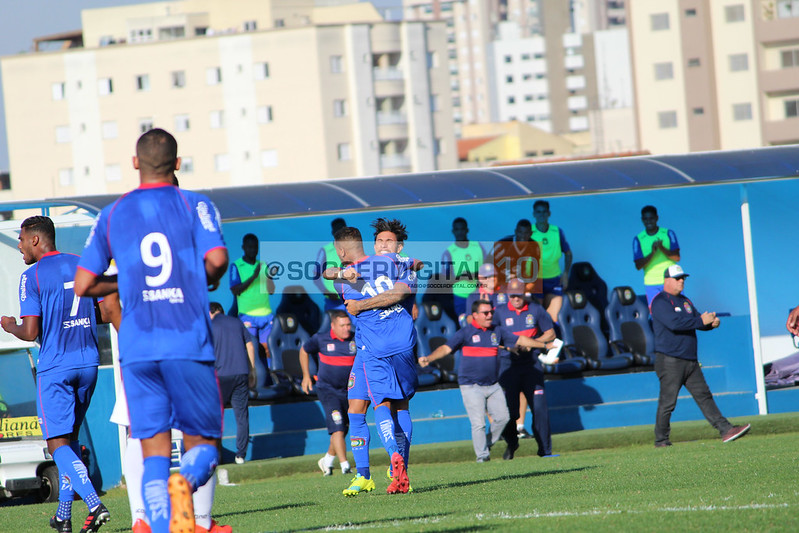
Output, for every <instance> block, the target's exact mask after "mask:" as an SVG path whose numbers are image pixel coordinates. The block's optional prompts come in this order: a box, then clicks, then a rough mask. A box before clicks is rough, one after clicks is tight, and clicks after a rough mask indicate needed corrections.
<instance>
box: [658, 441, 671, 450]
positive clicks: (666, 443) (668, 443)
mask: <svg viewBox="0 0 799 533" xmlns="http://www.w3.org/2000/svg"><path fill="white" fill-rule="evenodd" d="M671 445H672V444H671V441H670V440H664V441H661V442H656V443H655V448H668V447H669V446H671Z"/></svg>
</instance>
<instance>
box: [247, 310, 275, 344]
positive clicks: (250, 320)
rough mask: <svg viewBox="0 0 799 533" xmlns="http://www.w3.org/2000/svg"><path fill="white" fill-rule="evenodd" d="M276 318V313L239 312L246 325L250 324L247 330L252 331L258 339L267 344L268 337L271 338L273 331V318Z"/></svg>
mask: <svg viewBox="0 0 799 533" xmlns="http://www.w3.org/2000/svg"><path fill="white" fill-rule="evenodd" d="M274 318H275V315H266V316H251V315H245V314H243V313H242V314H239V320H241V321H242V322H244V325H245V326H247V324H249V326H247V331H249V332H250V335H252V336H253V338H254V339H258V342H260V343H261V344H266V339H268V338H269V333H270V332H271V331H272V320H273V319H274Z"/></svg>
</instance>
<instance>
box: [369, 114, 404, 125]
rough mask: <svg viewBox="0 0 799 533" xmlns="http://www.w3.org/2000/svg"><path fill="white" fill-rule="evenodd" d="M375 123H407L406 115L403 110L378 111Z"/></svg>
mask: <svg viewBox="0 0 799 533" xmlns="http://www.w3.org/2000/svg"><path fill="white" fill-rule="evenodd" d="M377 123H378V124H379V125H381V126H383V125H387V124H407V123H408V115H406V114H405V112H404V111H378V112H377Z"/></svg>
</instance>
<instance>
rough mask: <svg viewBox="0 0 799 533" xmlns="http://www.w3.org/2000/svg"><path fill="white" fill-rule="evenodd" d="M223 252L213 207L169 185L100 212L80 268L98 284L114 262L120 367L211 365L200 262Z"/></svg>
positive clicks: (151, 187)
mask: <svg viewBox="0 0 799 533" xmlns="http://www.w3.org/2000/svg"><path fill="white" fill-rule="evenodd" d="M187 236H190V238H187ZM224 246H225V244H224V241H223V238H222V231H221V224H220V220H219V213H218V212H217V210H216V207H215V206H214V204H213V203H212V202H211V201H210V200H209V199H208V198H207V197H205V196H203V195H201V194H198V193H194V192H191V191H186V190H183V189H178V188H177V187H174V186H172V185H169V184H148V185H142V186H141V187H139V188H138V189H135V190H133V191H131V192H130V193H128V194H126V195H124V196H123V197H121V198H120V199H119V200H117V201H116V202H115V203H114V204H112V205H110V206H108V207H106V208H105V209H103V211H102V212H101V213H100V215H99V216H98V217H97V220H96V221H95V225H94V228H92V232H91V234H90V235H89V238H88V240H87V242H86V248H85V250H84V252H83V255H82V256H81V260H80V263H79V265H78V267H79V268H81V269H84V270H87V271H89V272H90V273H92V274H93V275H95V276H96V275H98V274H101V273H103V272H104V271H105V270H106V268H107V267H108V265H109V263H110V261H111V259H112V258H113V259H114V260H115V262H116V265H117V268H118V269H119V278H118V279H119V295H120V300H121V301H122V304H123V306H124V308H123V313H122V324H121V326H120V331H119V351H120V363H121V364H122V366H123V367H124V366H125V365H127V364H129V363H132V362H141V361H157V360H162V359H164V358H165V357H166V358H174V359H190V360H195V361H213V360H214V348H213V343H212V340H211V333H210V331H211V326H210V319H209V316H208V291H207V282H206V272H205V267H204V264H203V258H204V257H205V255H206V254H207V253H208V252H209V251H210V250H212V249H214V248H217V247H224Z"/></svg>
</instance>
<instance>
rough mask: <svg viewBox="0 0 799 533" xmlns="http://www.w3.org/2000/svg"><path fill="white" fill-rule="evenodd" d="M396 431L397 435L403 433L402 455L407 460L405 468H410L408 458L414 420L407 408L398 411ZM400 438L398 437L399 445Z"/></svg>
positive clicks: (395, 423) (395, 424)
mask: <svg viewBox="0 0 799 533" xmlns="http://www.w3.org/2000/svg"><path fill="white" fill-rule="evenodd" d="M394 432H395V435H401V436H402V441H403V443H402V444H403V445H402V446H401V447H400V455H402V459H403V461H404V462H405V468H406V469H407V468H408V459H409V458H410V454H411V437H412V436H413V422H412V421H411V413H410V411H408V410H407V409H404V410H402V411H397V414H396V417H395V418H394ZM399 443H400V439H399V438H398V439H397V444H398V445H399Z"/></svg>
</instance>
